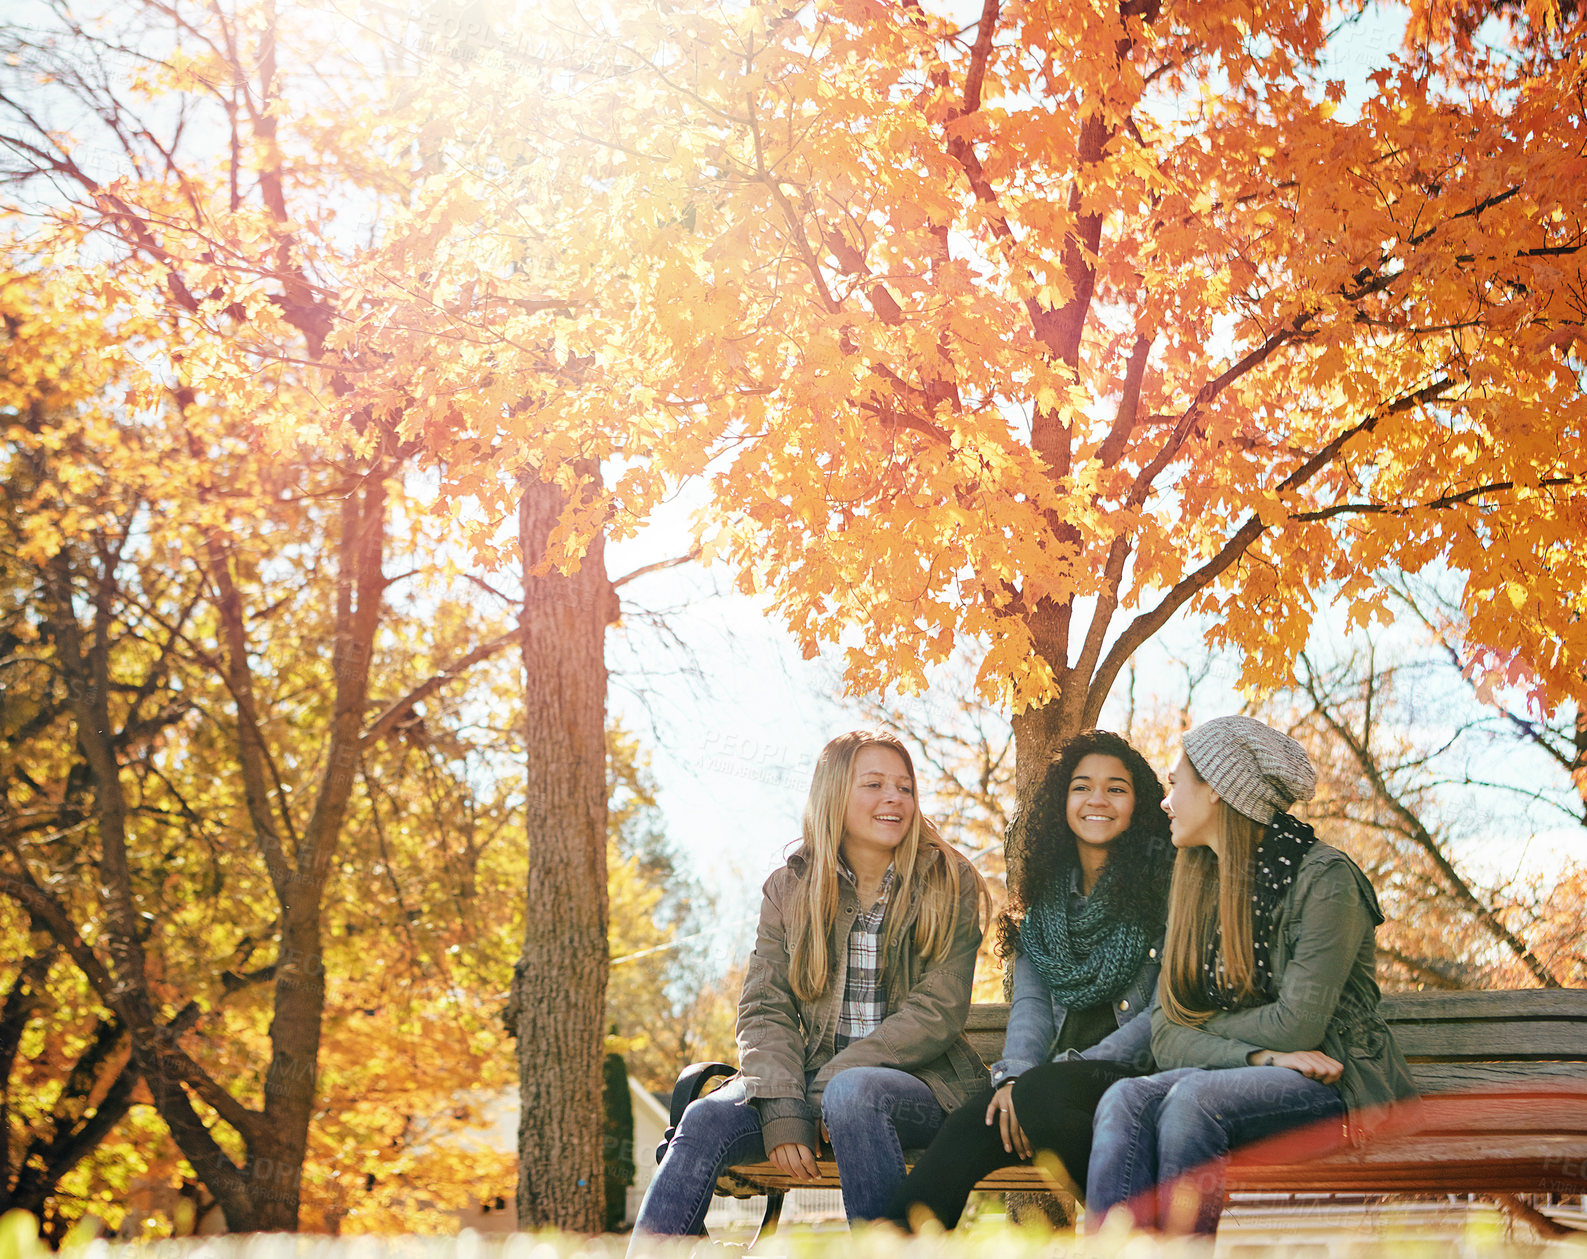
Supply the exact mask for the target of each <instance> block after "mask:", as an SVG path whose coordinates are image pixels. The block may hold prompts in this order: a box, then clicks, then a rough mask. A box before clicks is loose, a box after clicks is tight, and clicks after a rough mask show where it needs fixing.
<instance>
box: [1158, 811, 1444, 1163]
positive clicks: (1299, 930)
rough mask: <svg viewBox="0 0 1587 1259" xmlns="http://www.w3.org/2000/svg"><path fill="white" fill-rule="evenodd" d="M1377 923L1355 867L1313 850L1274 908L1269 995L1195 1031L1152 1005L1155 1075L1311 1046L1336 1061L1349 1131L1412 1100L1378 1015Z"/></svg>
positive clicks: (1379, 914) (1372, 900) (1320, 848)
mask: <svg viewBox="0 0 1587 1259" xmlns="http://www.w3.org/2000/svg"><path fill="white" fill-rule="evenodd" d="M1382 921H1383V911H1382V910H1381V909H1379V908H1378V898H1377V896H1376V895H1375V894H1374V893H1373V891H1372V885H1371V883H1369V882H1368V881H1367V876H1366V875H1364V874H1362V873H1361V871H1360V870H1359V869H1358V868H1357V867H1356V863H1355V862H1353V861H1351V860H1350V858H1349V857H1347V856H1345V854H1344V853H1342V852H1340V851H1339V850H1338V849H1337V848H1332V847H1330V846H1329V845H1327V844H1324V843H1320V842H1319V843H1316V844H1313V845H1312V847H1311V848H1310V849H1309V850H1308V851H1307V853H1306V855H1305V856H1304V857H1303V858H1302V859H1301V863H1300V869H1299V870H1298V871H1297V872H1296V874H1295V882H1294V883H1293V884H1292V885H1291V886H1290V889H1289V893H1288V895H1286V896H1285V898H1284V900H1283V903H1282V904H1281V905H1280V906H1279V909H1278V914H1277V918H1276V923H1275V927H1276V929H1275V931H1274V938H1273V948H1272V963H1273V979H1274V981H1275V983H1276V984H1277V987H1278V999H1277V1000H1275V1001H1272V1002H1269V1003H1268V1004H1266V1005H1257V1006H1251V1007H1249V1008H1248V1009H1244V1010H1233V1011H1230V1012H1227V1013H1219V1014H1214V1015H1213V1016H1212V1017H1211V1018H1210V1019H1208V1020H1207V1021H1206V1022H1205V1023H1204V1024H1202V1025H1201V1027H1199V1028H1198V1027H1185V1026H1184V1025H1182V1024H1179V1023H1174V1022H1171V1021H1169V1019H1168V1018H1167V1016H1166V1015H1165V1014H1164V1013H1163V1011H1162V1008H1161V1007H1156V1008H1154V1009H1153V1011H1152V1054H1153V1056H1154V1057H1155V1058H1156V1059H1157V1066H1158V1069H1159V1070H1164V1071H1166V1070H1168V1069H1170V1068H1172V1067H1243V1066H1245V1065H1246V1062H1247V1055H1249V1054H1250V1053H1252V1052H1253V1051H1255V1050H1258V1049H1271V1050H1273V1051H1274V1052H1277V1053H1292V1052H1294V1051H1296V1050H1302V1049H1320V1050H1322V1052H1323V1053H1325V1054H1327V1055H1328V1056H1329V1057H1330V1058H1333V1059H1336V1060H1337V1061H1338V1062H1340V1063H1342V1064H1343V1065H1344V1074H1343V1075H1342V1076H1341V1078H1340V1080H1339V1085H1338V1088H1339V1091H1340V1093H1341V1094H1342V1095H1343V1097H1344V1102H1345V1109H1346V1111H1347V1116H1348V1122H1349V1126H1350V1130H1351V1134H1352V1135H1353V1136H1359V1135H1361V1134H1362V1133H1363V1132H1365V1131H1366V1130H1368V1129H1370V1128H1372V1127H1374V1126H1376V1124H1377V1123H1378V1122H1381V1120H1382V1119H1383V1118H1384V1117H1385V1116H1386V1115H1387V1112H1388V1109H1389V1107H1390V1105H1391V1104H1392V1103H1394V1102H1397V1101H1401V1100H1403V1099H1406V1098H1410V1097H1414V1096H1415V1095H1416V1085H1415V1084H1414V1082H1413V1081H1412V1079H1411V1071H1410V1068H1409V1067H1408V1066H1406V1063H1405V1057H1404V1055H1403V1054H1401V1053H1400V1049H1399V1046H1398V1045H1396V1044H1395V1043H1394V1035H1393V1033H1392V1032H1390V1031H1389V1026H1388V1024H1387V1023H1386V1022H1384V1019H1383V1015H1382V1014H1381V1013H1380V1012H1379V1010H1378V1002H1379V1000H1380V999H1381V997H1382V993H1381V992H1380V991H1379V989H1378V983H1377V977H1376V962H1375V951H1374V946H1373V942H1372V934H1373V931H1374V930H1375V929H1376V928H1377V925H1378V924H1379V923H1380V922H1382Z"/></svg>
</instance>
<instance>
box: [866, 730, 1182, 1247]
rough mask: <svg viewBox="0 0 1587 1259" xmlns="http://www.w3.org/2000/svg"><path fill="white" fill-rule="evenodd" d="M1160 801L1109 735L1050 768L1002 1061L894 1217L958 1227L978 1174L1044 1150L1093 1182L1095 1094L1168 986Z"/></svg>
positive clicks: (1166, 864)
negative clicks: (1156, 995)
mask: <svg viewBox="0 0 1587 1259" xmlns="http://www.w3.org/2000/svg"><path fill="white" fill-rule="evenodd" d="M1162 800H1163V788H1162V785H1161V784H1160V783H1159V782H1158V780H1157V775H1156V774H1154V773H1153V772H1152V769H1151V766H1149V765H1148V764H1147V763H1146V760H1145V758H1144V757H1142V756H1141V754H1140V753H1139V752H1137V751H1136V750H1135V749H1134V748H1133V747H1131V746H1130V744H1129V743H1128V742H1126V741H1125V740H1124V739H1122V738H1120V737H1119V736H1118V735H1116V734H1113V733H1111V732H1109V731H1105V730H1087V731H1085V732H1083V733H1082V734H1080V735H1077V736H1076V737H1075V738H1073V739H1071V740H1070V741H1069V742H1068V743H1066V744H1065V745H1064V746H1063V748H1062V749H1061V750H1060V751H1059V754H1058V758H1057V759H1056V760H1055V761H1054V762H1053V763H1052V765H1050V766H1049V767H1048V769H1047V773H1046V775H1045V777H1044V779H1043V781H1042V784H1041V787H1040V788H1039V789H1038V790H1037V792H1036V793H1035V796H1034V798H1033V801H1032V804H1031V806H1030V810H1029V813H1028V816H1027V818H1026V819H1024V822H1023V825H1024V829H1025V836H1026V844H1025V849H1024V858H1023V860H1022V861H1021V862H1020V863H1019V865H1018V866H1017V867H1016V870H1015V873H1014V877H1013V880H1012V885H1011V889H1010V891H1011V895H1010V899H1009V904H1008V907H1007V909H1006V910H1005V912H1004V914H1003V916H1002V920H1001V922H1000V923H999V937H998V952H999V954H1000V955H1001V956H1002V957H1003V958H1004V959H1005V963H1008V962H1010V961H1011V962H1012V965H1013V1000H1012V1004H1011V1005H1010V1008H1009V1018H1008V1031H1007V1035H1006V1037H1005V1040H1004V1045H1003V1056H1002V1057H1001V1058H1000V1059H999V1060H998V1061H997V1062H996V1063H995V1064H994V1065H993V1067H992V1074H991V1080H990V1084H989V1087H987V1088H986V1089H983V1090H982V1092H981V1093H980V1094H979V1095H978V1096H976V1097H973V1098H971V1099H970V1100H969V1101H968V1102H966V1103H965V1105H964V1106H963V1107H961V1108H960V1109H958V1110H956V1111H954V1112H953V1114H952V1115H950V1116H949V1117H948V1120H947V1122H946V1123H944V1124H943V1126H942V1129H941V1131H940V1132H939V1133H938V1134H937V1137H936V1139H935V1140H934V1141H933V1142H932V1144H931V1146H930V1148H929V1149H927V1151H926V1153H925V1155H924V1156H923V1157H922V1158H921V1159H920V1161H919V1162H918V1163H917V1164H916V1165H915V1167H914V1170H913V1171H911V1172H910V1174H909V1177H908V1178H907V1179H906V1180H905V1182H904V1184H903V1185H902V1186H901V1187H900V1189H899V1192H898V1194H897V1195H896V1196H895V1197H894V1199H893V1203H892V1206H891V1208H890V1210H889V1211H888V1215H889V1217H890V1218H891V1219H893V1220H894V1221H895V1222H897V1223H899V1224H901V1225H903V1226H905V1227H909V1226H911V1225H912V1224H914V1223H916V1222H918V1221H919V1220H920V1219H921V1218H923V1216H922V1212H923V1211H929V1212H930V1213H931V1214H932V1215H933V1216H935V1217H936V1218H937V1219H938V1220H939V1221H940V1222H941V1223H942V1224H943V1225H944V1226H946V1227H949V1228H951V1227H953V1226H954V1225H955V1224H956V1223H957V1222H958V1219H959V1216H960V1214H961V1213H962V1211H963V1210H964V1204H965V1201H966V1200H967V1199H968V1197H969V1194H970V1190H971V1189H972V1188H973V1187H974V1185H975V1182H976V1181H977V1180H979V1179H981V1177H983V1176H985V1175H986V1174H987V1173H988V1172H991V1171H993V1170H995V1169H996V1168H999V1167H1005V1166H1007V1165H1009V1164H1011V1163H1018V1162H1025V1161H1028V1160H1030V1159H1031V1158H1033V1157H1034V1156H1035V1154H1036V1152H1037V1151H1049V1152H1051V1153H1053V1154H1055V1155H1056V1156H1057V1157H1058V1158H1059V1159H1060V1160H1062V1162H1063V1164H1064V1166H1065V1167H1066V1168H1067V1169H1068V1171H1069V1174H1070V1176H1071V1177H1073V1178H1075V1179H1077V1180H1079V1179H1081V1178H1083V1177H1084V1175H1085V1169H1086V1161H1087V1155H1088V1153H1089V1151H1090V1146H1091V1116H1092V1112H1093V1111H1094V1109H1095V1107H1096V1104H1097V1101H1098V1099H1099V1098H1100V1097H1101V1095H1102V1093H1103V1092H1104V1091H1105V1090H1106V1089H1107V1088H1108V1086H1109V1085H1111V1084H1113V1083H1114V1082H1115V1081H1117V1080H1119V1079H1122V1078H1124V1077H1126V1076H1130V1075H1136V1074H1139V1073H1141V1072H1142V1071H1144V1070H1147V1069H1149V1067H1150V1065H1151V1064H1150V1058H1149V1056H1148V1041H1149V1039H1150V1032H1151V1027H1150V1021H1149V1020H1147V1019H1142V1018H1140V1017H1139V1016H1140V1015H1141V1014H1144V1013H1145V1012H1146V1010H1147V1007H1148V1006H1149V1005H1150V1004H1151V1000H1152V994H1153V992H1154V990H1155V988H1156V985H1157V977H1158V968H1159V964H1160V963H1159V957H1160V953H1161V948H1162V932H1163V922H1164V917H1165V914H1166V906H1167V891H1168V883H1169V878H1170V876H1171V872H1172V869H1173V859H1172V855H1173V850H1172V849H1171V848H1170V846H1169V843H1168V827H1167V823H1166V820H1165V818H1164V816H1163V812H1162ZM1020 824H1021V823H1019V822H1016V826H1019V825H1020Z"/></svg>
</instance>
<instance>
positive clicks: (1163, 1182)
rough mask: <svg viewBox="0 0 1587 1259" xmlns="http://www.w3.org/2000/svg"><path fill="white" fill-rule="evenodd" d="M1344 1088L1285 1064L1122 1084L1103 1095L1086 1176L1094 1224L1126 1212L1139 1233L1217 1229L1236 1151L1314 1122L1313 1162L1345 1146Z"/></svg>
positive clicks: (1186, 1072)
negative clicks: (1226, 1175) (1123, 1208)
mask: <svg viewBox="0 0 1587 1259" xmlns="http://www.w3.org/2000/svg"><path fill="white" fill-rule="evenodd" d="M1344 1113H1345V1105H1344V1100H1343V1099H1342V1098H1341V1097H1340V1096H1339V1091H1338V1090H1337V1089H1335V1088H1333V1087H1331V1086H1329V1085H1327V1084H1319V1083H1318V1082H1317V1081H1316V1080H1311V1079H1307V1077H1305V1076H1303V1075H1302V1074H1301V1073H1300V1072H1299V1071H1291V1070H1290V1069H1289V1068H1288V1067H1234V1068H1231V1069H1227V1070H1219V1071H1206V1070H1202V1069H1201V1068H1199V1067H1181V1068H1179V1069H1177V1070H1174V1071H1163V1072H1160V1073H1159V1074H1157V1075H1147V1076H1140V1077H1138V1078H1136V1079H1130V1080H1120V1081H1119V1082H1118V1083H1117V1084H1115V1085H1113V1086H1112V1087H1111V1088H1109V1089H1108V1091H1107V1092H1106V1093H1104V1094H1103V1095H1102V1102H1101V1104H1100V1105H1099V1106H1098V1107H1097V1116H1096V1126H1095V1129H1094V1132H1093V1136H1092V1143H1091V1166H1090V1170H1089V1172H1088V1175H1087V1177H1086V1210H1087V1212H1088V1213H1090V1214H1091V1215H1092V1217H1093V1219H1095V1220H1096V1221H1097V1222H1099V1223H1100V1222H1101V1221H1102V1220H1103V1219H1105V1218H1107V1214H1108V1212H1109V1211H1111V1210H1112V1209H1113V1208H1114V1207H1116V1206H1119V1205H1121V1204H1123V1205H1126V1206H1128V1208H1129V1210H1130V1212H1131V1214H1132V1215H1133V1216H1134V1217H1135V1223H1136V1225H1137V1227H1140V1228H1153V1229H1163V1230H1165V1231H1170V1232H1186V1231H1188V1232H1196V1233H1207V1234H1211V1233H1215V1232H1216V1231H1217V1229H1218V1217H1219V1216H1220V1215H1221V1214H1222V1213H1223V1197H1224V1193H1223V1184H1224V1166H1225V1164H1226V1162H1227V1155H1228V1153H1229V1151H1230V1150H1231V1149H1234V1148H1236V1147H1238V1146H1242V1145H1247V1144H1249V1143H1250V1142H1252V1141H1260V1140H1262V1139H1263V1138H1264V1137H1271V1136H1276V1135H1277V1134H1279V1133H1281V1132H1287V1131H1289V1130H1290V1129H1293V1128H1301V1127H1305V1126H1307V1125H1310V1124H1316V1131H1315V1134H1308V1138H1310V1137H1311V1136H1312V1135H1315V1142H1312V1141H1310V1140H1308V1145H1307V1154H1308V1155H1312V1156H1315V1155H1317V1154H1320V1153H1322V1152H1324V1151H1325V1150H1327V1149H1329V1148H1332V1147H1335V1146H1338V1145H1339V1144H1341V1143H1342V1142H1343V1140H1344V1129H1343V1125H1341V1124H1338V1123H1333V1124H1322V1123H1319V1122H1318V1121H1320V1120H1324V1119H1338V1118H1340V1117H1341V1116H1343V1115H1344Z"/></svg>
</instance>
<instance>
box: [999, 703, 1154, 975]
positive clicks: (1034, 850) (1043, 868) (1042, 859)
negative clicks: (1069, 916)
mask: <svg viewBox="0 0 1587 1259" xmlns="http://www.w3.org/2000/svg"><path fill="white" fill-rule="evenodd" d="M1093 752H1095V753H1098V754H1100V755H1102V756H1116V757H1118V758H1119V760H1121V761H1123V762H1124V768H1125V769H1127V770H1128V771H1129V775H1130V781H1131V782H1132V783H1133V784H1134V787H1135V807H1134V809H1133V810H1132V811H1131V813H1130V824H1129V826H1128V827H1127V828H1126V829H1125V831H1124V833H1123V834H1122V835H1120V836H1119V837H1118V838H1117V839H1115V840H1114V841H1113V843H1112V844H1111V845H1110V846H1109V848H1108V863H1107V865H1106V866H1105V867H1104V868H1103V871H1102V877H1101V878H1100V879H1099V880H1098V881H1097V885H1096V887H1095V889H1093V891H1092V893H1091V894H1092V895H1093V896H1100V897H1102V898H1103V903H1104V905H1105V906H1106V908H1107V910H1108V912H1109V913H1110V914H1116V915H1118V916H1119V917H1120V918H1133V919H1135V920H1137V921H1138V922H1140V924H1141V925H1142V926H1143V927H1145V928H1146V930H1147V933H1148V935H1150V936H1152V937H1155V936H1156V935H1157V933H1158V932H1159V931H1161V930H1162V927H1163V923H1164V921H1165V920H1166V918H1167V915H1168V885H1169V881H1170V879H1171V877H1172V875H1173V870H1174V849H1173V845H1172V844H1170V843H1169V840H1168V817H1167V815H1166V814H1165V813H1164V812H1163V808H1162V804H1163V784H1162V783H1161V782H1159V781H1158V778H1157V775H1156V774H1155V773H1154V772H1153V771H1152V767H1151V766H1150V765H1148V764H1147V763H1146V758H1145V757H1144V756H1142V755H1141V754H1140V753H1139V752H1137V751H1136V750H1135V749H1134V748H1133V747H1131V746H1130V745H1129V743H1128V742H1127V741H1126V740H1125V739H1124V738H1123V737H1122V736H1120V735H1117V734H1114V733H1113V732H1112V731H1111V730H1083V731H1081V732H1080V733H1079V734H1077V735H1076V736H1075V737H1074V738H1072V739H1070V740H1069V741H1068V742H1067V743H1065V744H1064V745H1063V747H1061V748H1060V749H1059V750H1058V757H1057V759H1056V760H1054V761H1053V763H1052V764H1051V765H1049V766H1048V767H1047V773H1046V775H1045V776H1044V777H1043V778H1042V782H1041V786H1040V787H1038V788H1037V789H1036V792H1035V794H1034V795H1033V796H1032V797H1031V802H1030V805H1029V806H1028V807H1027V809H1026V810H1025V816H1023V817H1016V818H1015V819H1014V821H1013V825H1012V827H1011V828H1010V829H1011V830H1013V831H1014V832H1015V833H1016V834H1017V833H1018V832H1019V831H1020V830H1021V829H1023V831H1024V840H1025V851H1024V856H1023V859H1022V860H1021V861H1020V863H1019V873H1018V875H1017V877H1016V878H1015V880H1014V881H1013V882H1012V883H1011V884H1010V886H1009V897H1008V904H1007V906H1006V907H1005V908H1004V910H1003V913H1002V915H1001V916H1000V918H999V919H998V926H997V930H998V936H997V953H998V956H999V957H1001V958H1003V959H1005V961H1006V960H1007V959H1009V958H1012V957H1013V956H1014V954H1015V953H1017V952H1018V951H1019V929H1020V925H1021V924H1022V923H1023V922H1024V921H1025V913H1026V911H1027V910H1028V909H1029V908H1030V907H1031V906H1032V905H1033V904H1035V903H1036V901H1037V900H1038V899H1039V898H1041V897H1042V896H1045V895H1048V894H1049V893H1050V892H1051V890H1052V889H1054V888H1064V887H1067V886H1068V884H1069V872H1070V871H1071V870H1072V869H1074V868H1075V866H1076V865H1078V864H1079V861H1080V856H1079V853H1078V852H1077V851H1076V848H1075V837H1074V833H1073V832H1072V831H1070V829H1069V817H1068V810H1069V780H1070V779H1071V778H1073V777H1074V772H1075V768H1076V767H1077V766H1078V765H1079V764H1080V762H1081V761H1082V760H1084V759H1085V758H1086V757H1087V756H1089V755H1091V754H1092V753H1093Z"/></svg>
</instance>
